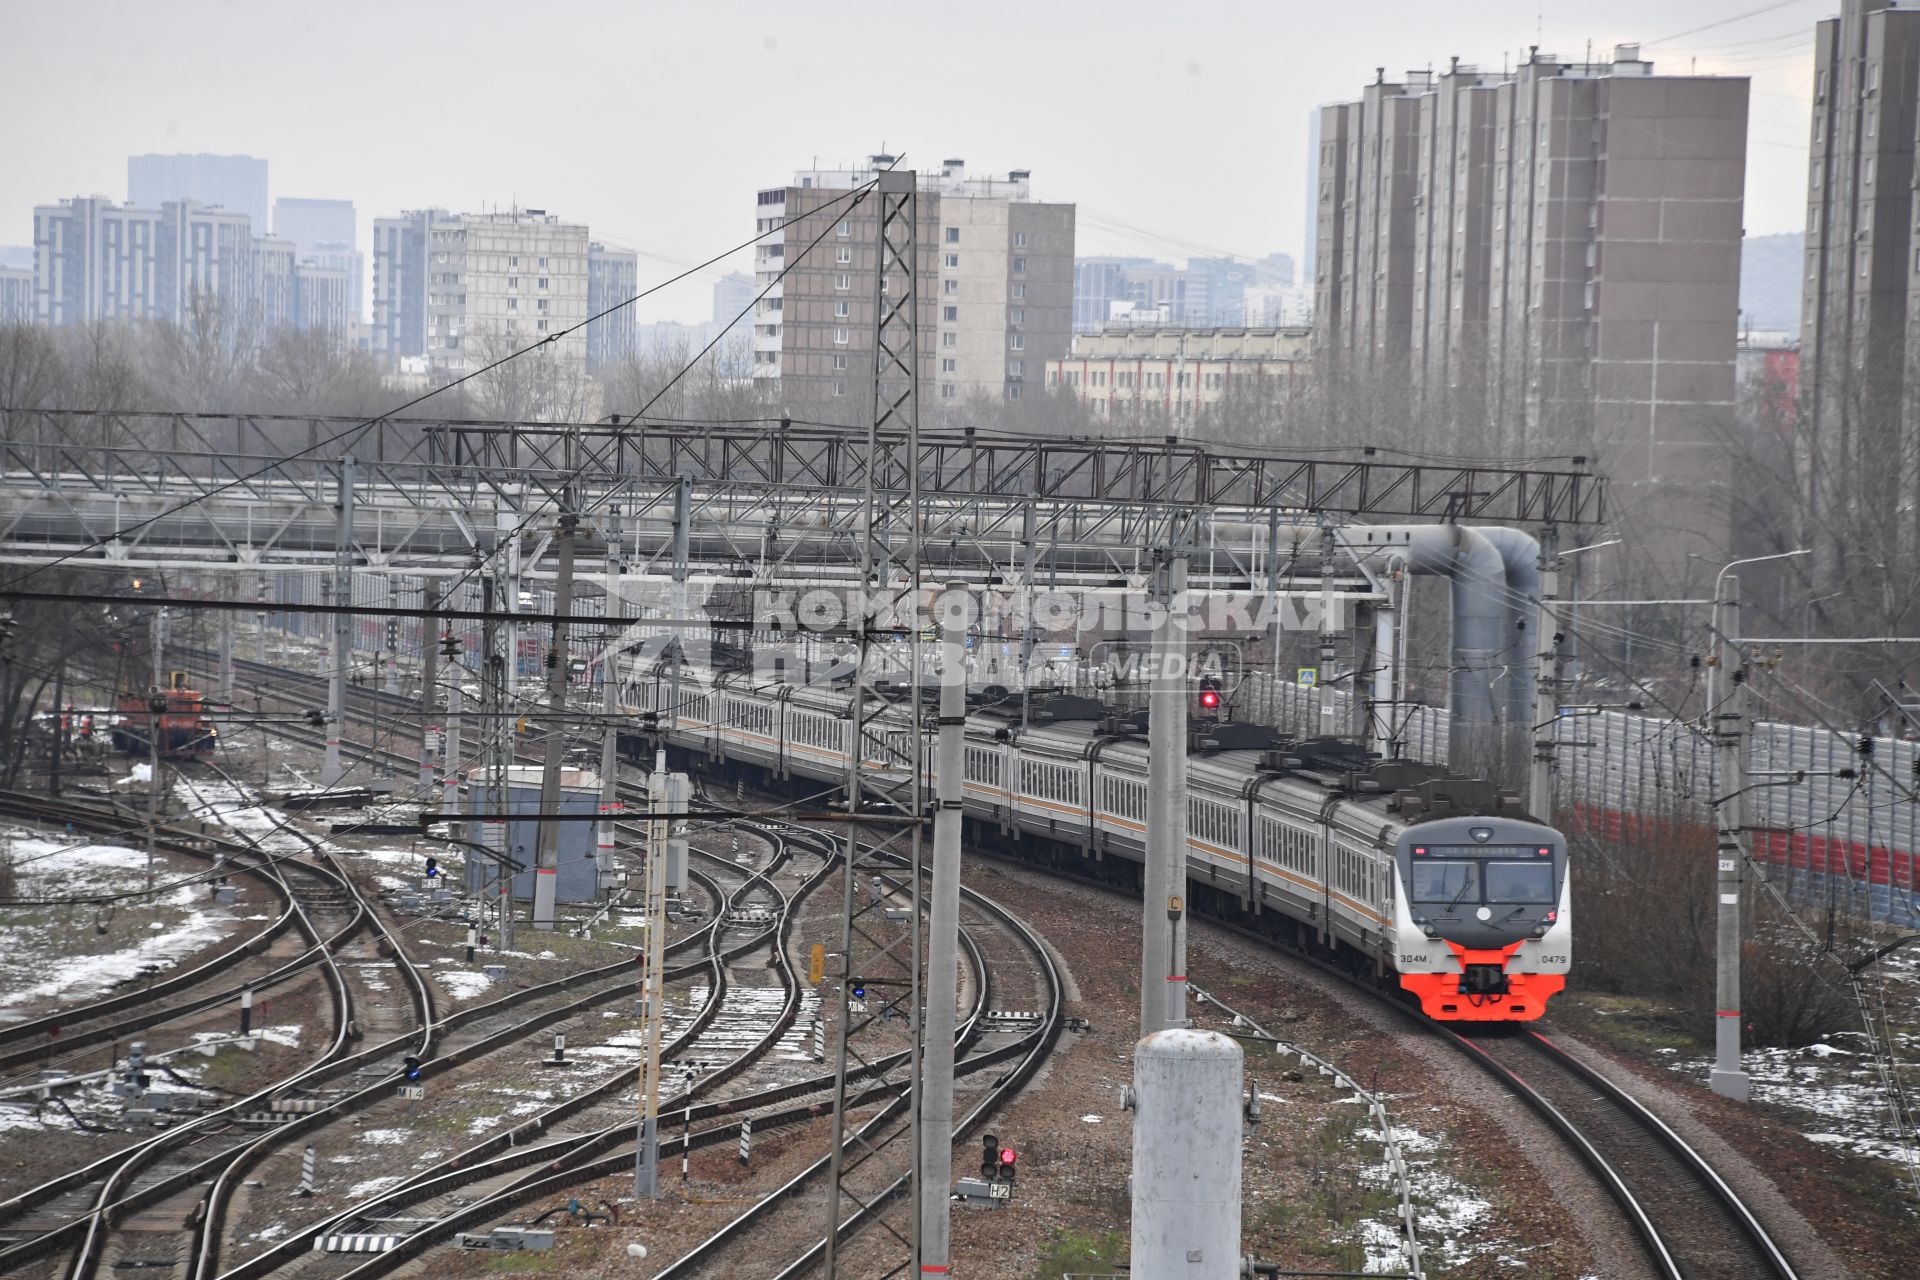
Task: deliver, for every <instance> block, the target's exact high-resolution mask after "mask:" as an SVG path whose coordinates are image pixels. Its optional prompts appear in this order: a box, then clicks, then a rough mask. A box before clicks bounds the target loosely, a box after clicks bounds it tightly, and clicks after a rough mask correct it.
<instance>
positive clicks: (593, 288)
mask: <svg viewBox="0 0 1920 1280" xmlns="http://www.w3.org/2000/svg"><path fill="white" fill-rule="evenodd" d="M639 292H640V255H639V254H637V253H635V252H634V251H633V250H631V249H622V248H621V247H620V246H618V245H611V244H601V243H600V242H599V241H597V240H595V241H590V242H589V243H588V245H587V314H588V315H590V316H599V317H600V318H599V319H597V320H595V321H594V322H593V323H592V324H589V325H588V326H587V372H588V373H594V372H597V371H598V370H600V369H603V368H605V367H606V366H608V365H611V364H616V363H618V362H619V361H622V360H626V359H630V358H631V357H632V356H633V355H634V354H635V353H636V352H637V351H638V349H639V333H640V329H639V323H638V321H637V320H636V318H635V316H634V311H633V307H632V306H630V305H629V306H621V304H622V303H625V302H628V301H629V300H630V299H632V298H633V296H634V295H635V294H637V293H639ZM614 308H618V310H614ZM603 313H606V314H603Z"/></svg>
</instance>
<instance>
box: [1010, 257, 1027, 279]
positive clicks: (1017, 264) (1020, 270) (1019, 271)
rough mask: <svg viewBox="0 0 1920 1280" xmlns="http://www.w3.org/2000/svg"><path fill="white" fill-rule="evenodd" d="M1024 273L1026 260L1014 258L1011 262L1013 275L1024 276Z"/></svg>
mask: <svg viewBox="0 0 1920 1280" xmlns="http://www.w3.org/2000/svg"><path fill="white" fill-rule="evenodd" d="M1026 271H1027V260H1026V259H1025V258H1015V259H1014V260H1013V274H1015V275H1017V276H1018V275H1025V274H1026Z"/></svg>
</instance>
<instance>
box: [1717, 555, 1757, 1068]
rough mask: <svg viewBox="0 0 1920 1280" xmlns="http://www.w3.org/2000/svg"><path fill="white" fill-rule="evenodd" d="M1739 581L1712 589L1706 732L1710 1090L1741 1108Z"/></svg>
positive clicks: (1743, 676) (1742, 699)
mask: <svg viewBox="0 0 1920 1280" xmlns="http://www.w3.org/2000/svg"><path fill="white" fill-rule="evenodd" d="M1739 632H1740V579H1739V578H1738V577H1737V576H1734V575H1730V574H1728V573H1727V572H1726V571H1725V570H1722V571H1721V573H1720V580H1719V581H1718V582H1716V583H1714V590H1713V634H1714V647H1715V652H1716V656H1717V658H1718V661H1717V662H1716V663H1715V665H1714V666H1712V667H1710V668H1709V669H1708V671H1707V714H1708V717H1709V720H1708V728H1709V729H1710V730H1711V732H1712V734H1713V748H1714V762H1715V765H1716V766H1717V767H1716V769H1715V770H1714V772H1715V774H1716V776H1717V778H1718V782H1717V786H1718V789H1719V791H1720V795H1719V796H1718V797H1717V798H1716V799H1715V801H1714V818H1715V821H1714V827H1715V829H1716V830H1717V832H1718V841H1717V847H1716V849H1715V853H1714V856H1715V857H1716V858H1717V859H1718V863H1719V869H1718V873H1717V874H1716V876H1715V879H1714V887H1715V892H1716V895H1717V898H1718V905H1717V907H1716V908H1715V920H1714V993H1713V1008H1714V1020H1713V1021H1714V1028H1713V1072H1712V1074H1711V1076H1709V1078H1708V1083H1709V1084H1710V1085H1711V1086H1712V1088H1713V1091H1714V1092H1715V1093H1717V1094H1720V1095H1721V1096H1723V1097H1727V1098H1732V1099H1734V1100H1735V1101H1736V1102H1745V1101H1746V1100H1747V1095H1748V1092H1749V1088H1748V1086H1749V1080H1748V1077H1747V1073H1746V1070H1745V1068H1744V1064H1743V1063H1742V1062H1741V1059H1740V908H1741V902H1740V896H1741V886H1742V884H1743V882H1744V881H1745V879H1746V832H1745V831H1744V830H1743V823H1744V820H1745V809H1746V797H1745V796H1743V795H1742V794H1741V792H1742V791H1744V790H1745V789H1746V785H1747V760H1746V756H1747V706H1746V702H1747V672H1746V662H1745V659H1744V658H1743V657H1742V656H1741V654H1740V644H1739V641H1738V640H1736V639H1735V637H1736V636H1737V635H1739Z"/></svg>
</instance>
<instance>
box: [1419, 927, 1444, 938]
mask: <svg viewBox="0 0 1920 1280" xmlns="http://www.w3.org/2000/svg"><path fill="white" fill-rule="evenodd" d="M1420 932H1422V933H1424V934H1426V935H1427V936H1428V937H1429V938H1437V937H1439V936H1440V931H1439V930H1438V929H1436V928H1434V927H1433V926H1432V925H1430V924H1423V925H1421V926H1420Z"/></svg>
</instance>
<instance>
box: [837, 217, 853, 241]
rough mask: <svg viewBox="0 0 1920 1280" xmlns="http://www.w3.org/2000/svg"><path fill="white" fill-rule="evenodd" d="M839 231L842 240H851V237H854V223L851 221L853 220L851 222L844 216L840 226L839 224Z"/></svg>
mask: <svg viewBox="0 0 1920 1280" xmlns="http://www.w3.org/2000/svg"><path fill="white" fill-rule="evenodd" d="M838 233H839V236H840V238H841V239H842V240H850V239H852V238H853V223H851V222H849V221H847V219H845V218H842V219H840V226H839V228H838Z"/></svg>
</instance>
